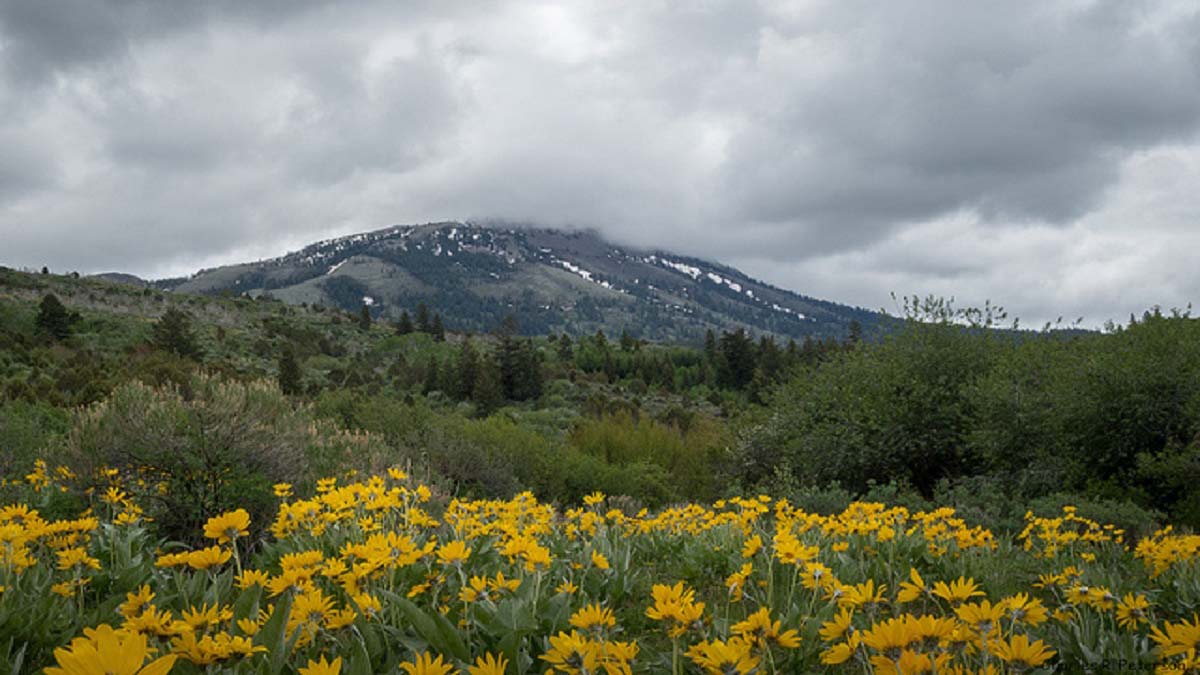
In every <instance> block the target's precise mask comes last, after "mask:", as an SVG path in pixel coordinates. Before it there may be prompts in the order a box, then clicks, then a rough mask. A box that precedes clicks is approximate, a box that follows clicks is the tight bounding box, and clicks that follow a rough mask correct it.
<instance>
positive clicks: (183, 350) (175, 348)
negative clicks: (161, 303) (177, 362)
mask: <svg viewBox="0 0 1200 675" xmlns="http://www.w3.org/2000/svg"><path fill="white" fill-rule="evenodd" d="M152 342H153V343H154V346H155V347H158V348H159V349H161V350H163V351H167V352H171V353H172V354H175V355H177V356H182V357H184V358H187V359H198V358H199V357H200V346H199V345H198V344H197V343H196V336H195V334H194V333H193V332H192V319H191V317H190V316H188V315H187V313H186V312H184V311H182V310H180V309H176V308H175V307H172V308H170V309H168V310H167V311H166V312H164V313H163V315H162V317H160V318H159V320H158V322H157V323H155V324H154V328H153V337H152Z"/></svg>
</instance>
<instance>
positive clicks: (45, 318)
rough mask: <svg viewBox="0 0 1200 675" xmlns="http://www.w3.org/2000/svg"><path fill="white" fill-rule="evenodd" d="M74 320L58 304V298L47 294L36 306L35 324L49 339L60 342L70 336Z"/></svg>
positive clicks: (60, 304)
mask: <svg viewBox="0 0 1200 675" xmlns="http://www.w3.org/2000/svg"><path fill="white" fill-rule="evenodd" d="M76 318H78V317H74V316H73V315H72V314H71V313H70V312H68V311H67V308H66V307H64V306H63V304H62V303H61V302H59V300H58V296H56V295H54V294H53V293H49V294H47V295H46V296H45V297H43V298H42V304H41V305H39V306H38V313H37V319H36V324H37V327H38V330H40V331H42V332H43V333H45V334H46V335H49V336H50V338H51V339H53V340H60V341H61V340H65V339H67V338H68V337H70V336H71V324H72V323H73V321H74V319H76Z"/></svg>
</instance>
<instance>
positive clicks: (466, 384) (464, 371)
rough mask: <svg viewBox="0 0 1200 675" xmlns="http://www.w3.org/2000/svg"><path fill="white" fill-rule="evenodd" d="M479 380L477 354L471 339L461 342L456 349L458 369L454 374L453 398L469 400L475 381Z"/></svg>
mask: <svg viewBox="0 0 1200 675" xmlns="http://www.w3.org/2000/svg"><path fill="white" fill-rule="evenodd" d="M477 379H479V352H477V351H475V345H473V344H471V339H470V338H467V339H466V340H463V341H462V345H461V346H459V348H458V368H457V370H456V372H455V380H456V381H455V387H454V389H453V393H454V397H455V398H457V399H459V400H466V399H469V398H471V396H472V394H473V392H474V390H475V381H476V380H477Z"/></svg>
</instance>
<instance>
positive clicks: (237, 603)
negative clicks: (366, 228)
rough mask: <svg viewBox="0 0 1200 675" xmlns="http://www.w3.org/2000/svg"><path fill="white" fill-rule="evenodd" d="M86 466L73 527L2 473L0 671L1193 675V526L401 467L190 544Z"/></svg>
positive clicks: (230, 520)
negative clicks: (1021, 523)
mask: <svg viewBox="0 0 1200 675" xmlns="http://www.w3.org/2000/svg"><path fill="white" fill-rule="evenodd" d="M100 473H101V475H100V477H99V479H100V480H101V481H102V482H101V486H102V487H100V488H96V489H91V490H89V491H88V492H87V494H84V495H80V496H79V497H80V498H82V499H84V500H85V503H86V504H87V505H88V507H87V508H86V510H85V511H83V512H82V513H79V514H78V515H77V517H74V518H65V519H52V518H43V517H42V516H41V515H40V514H39V507H41V508H50V509H54V508H56V504H59V505H60V502H61V500H62V499H63V498H64V495H67V494H68V493H70V492H71V491H72V490H74V489H76V488H75V486H76V485H77V484H79V481H78V479H77V477H76V476H74V474H73V472H72V471H71V470H70V469H67V468H66V467H52V466H50V465H47V464H46V463H45V462H39V463H38V464H37V466H36V468H35V470H34V471H33V472H32V473H30V474H29V475H28V476H26V477H25V478H23V479H15V480H9V481H6V483H7V484H6V486H5V488H6V490H7V494H9V495H21V496H22V499H21V500H20V501H18V502H15V503H11V504H8V505H6V506H4V507H3V509H2V510H0V556H2V558H0V560H2V567H3V570H2V573H3V589H2V593H0V626H3V630H4V631H5V632H6V633H7V634H8V635H9V636H10V637H9V639H8V642H7V644H0V659H2V660H3V662H4V663H6V664H7V669H8V672H13V673H16V672H35V669H38V668H41V667H45V670H44V672H45V673H47V675H82V674H88V675H93V674H94V675H135V674H138V675H162V674H165V673H172V674H177V675H183V674H195V673H206V674H216V673H230V674H232V673H238V674H251V673H254V674H270V675H278V674H281V673H287V674H291V673H299V674H300V675H329V674H338V673H342V674H346V675H359V674H363V675H365V674H367V673H400V672H402V673H408V674H409V675H414V674H438V675H446V674H448V673H464V674H470V675H482V674H494V673H510V674H511V673H576V674H598V673H605V674H607V675H616V674H620V673H672V674H681V673H707V674H711V675H734V674H738V675H748V674H749V673H762V674H766V673H770V674H771V675H775V674H776V673H801V672H835V673H864V674H865V673H881V674H882V673H889V674H890V673H903V674H917V673H956V674H965V673H979V674H989V675H990V674H997V675H998V674H1001V673H1036V672H1087V671H1091V672H1105V673H1116V672H1151V671H1152V670H1153V671H1154V672H1159V673H1172V674H1174V673H1186V672H1200V658H1198V657H1197V655H1196V649H1197V647H1198V646H1200V620H1198V619H1197V616H1196V613H1195V608H1196V605H1197V603H1198V602H1200V574H1198V572H1200V569H1198V567H1200V559H1198V558H1200V536H1196V535H1181V534H1177V533H1175V532H1173V531H1172V530H1171V529H1170V528H1164V529H1163V530H1161V531H1159V532H1156V533H1154V534H1153V535H1151V536H1148V537H1144V538H1142V539H1141V540H1140V541H1137V542H1136V543H1135V542H1132V541H1130V540H1129V539H1128V538H1127V537H1126V535H1125V533H1124V532H1123V531H1122V530H1121V529H1119V528H1118V527H1116V526H1113V525H1109V524H1103V523H1097V522H1094V521H1092V520H1089V519H1087V518H1084V517H1082V516H1080V515H1078V513H1077V512H1076V511H1075V509H1074V508H1072V507H1067V508H1064V509H1063V511H1062V513H1061V514H1058V515H1057V516H1056V517H1052V518H1045V517H1035V516H1034V515H1032V514H1029V515H1027V517H1026V526H1025V528H1024V530H1023V531H1021V532H1020V533H1019V534H1017V535H1016V536H1015V537H1005V536H999V535H997V534H995V533H993V532H991V531H989V530H987V529H985V528H982V527H979V526H975V525H972V524H971V523H968V522H965V521H964V520H963V519H961V518H959V517H958V516H957V515H956V514H955V511H954V510H953V509H951V508H939V509H935V510H931V511H923V512H910V511H908V510H907V509H905V508H902V507H889V506H886V505H884V504H881V503H868V502H856V503H853V504H851V505H850V507H849V508H847V509H845V510H843V511H840V512H836V513H829V514H824V515H822V514H818V513H811V512H806V511H804V510H802V509H799V508H797V507H795V506H793V505H791V504H789V503H788V501H787V500H786V499H774V498H772V497H771V496H768V495H758V496H751V497H746V498H733V499H725V500H720V501H717V502H715V503H713V504H711V505H709V506H702V505H698V504H686V505H679V506H674V507H670V508H664V509H660V510H655V511H647V510H646V509H638V510H636V511H635V510H633V509H634V507H632V506H631V505H630V502H629V500H627V499H621V498H611V497H606V496H605V495H603V494H600V493H596V494H592V495H589V496H588V497H586V499H585V500H584V503H583V504H582V505H581V506H580V507H578V508H570V509H567V510H562V511H560V510H557V509H556V508H554V507H552V506H550V505H548V504H545V503H542V502H539V501H538V500H537V499H536V498H535V497H534V496H533V495H532V494H531V493H521V494H517V495H515V496H513V497H512V498H510V499H506V500H497V499H457V498H450V497H449V496H448V495H445V494H439V493H437V492H435V491H434V490H433V489H431V488H430V487H428V486H427V485H425V484H423V483H421V482H419V481H417V480H415V479H414V478H413V477H412V476H410V475H409V474H408V472H407V471H405V470H403V469H401V468H396V467H393V468H390V469H388V470H386V471H385V472H383V473H382V474H381V475H369V476H368V475H358V474H355V473H353V472H350V473H347V474H343V475H339V476H336V477H328V478H325V479H322V480H320V481H318V482H317V484H316V486H315V490H313V491H312V492H311V493H309V494H303V495H301V494H295V493H294V488H293V486H291V485H288V484H278V485H275V486H274V492H275V495H276V499H277V508H276V509H275V511H274V515H273V518H272V519H271V521H270V522H264V523H252V522H251V518H250V515H249V513H248V512H246V511H245V510H241V509H234V510H231V511H229V512H226V513H223V514H221V515H218V516H215V517H212V518H210V519H209V520H208V521H207V522H206V523H205V524H204V527H203V532H202V533H197V539H196V540H195V543H194V544H192V545H190V546H185V545H183V544H181V543H178V542H174V543H173V542H170V541H164V540H160V539H157V538H155V537H154V536H152V534H151V530H150V529H149V527H150V526H151V525H152V524H151V523H149V522H147V520H148V516H147V515H146V511H145V510H144V509H143V508H142V506H141V505H140V504H139V502H140V501H142V500H147V499H153V496H154V495H155V494H162V493H166V492H169V491H170V490H171V489H172V486H171V485H169V484H167V483H161V482H160V483H148V482H147V481H146V480H145V479H143V478H141V477H139V475H138V474H137V473H132V474H131V473H127V472H121V471H118V470H113V469H107V470H105V469H101V470H100ZM256 528H264V529H265V531H264V532H263V534H262V535H261V536H259V537H256V536H255V535H253V534H252V532H253V531H255V530H256Z"/></svg>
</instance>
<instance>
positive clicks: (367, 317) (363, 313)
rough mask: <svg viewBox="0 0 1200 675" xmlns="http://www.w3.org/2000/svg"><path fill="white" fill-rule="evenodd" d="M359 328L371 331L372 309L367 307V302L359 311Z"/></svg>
mask: <svg viewBox="0 0 1200 675" xmlns="http://www.w3.org/2000/svg"><path fill="white" fill-rule="evenodd" d="M358 328H359V330H368V331H369V330H371V308H370V307H367V303H365V302H364V303H363V304H362V307H360V308H359V309H358Z"/></svg>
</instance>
